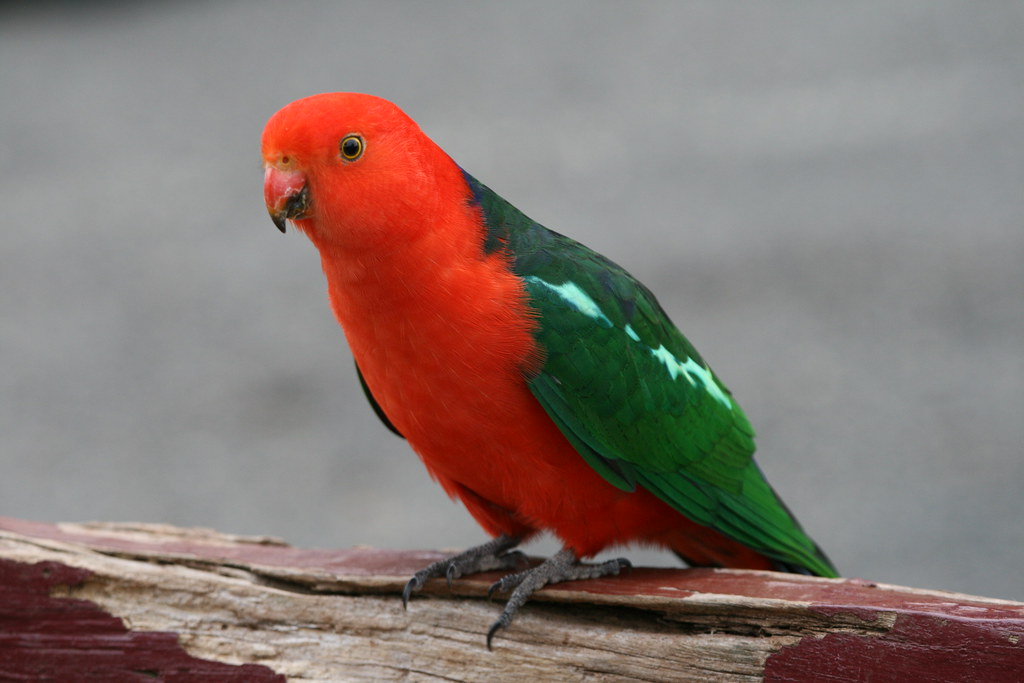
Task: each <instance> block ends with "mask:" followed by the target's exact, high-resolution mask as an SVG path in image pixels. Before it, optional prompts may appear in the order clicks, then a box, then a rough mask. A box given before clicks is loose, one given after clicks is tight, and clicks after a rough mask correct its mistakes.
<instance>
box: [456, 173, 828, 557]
mask: <svg viewBox="0 0 1024 683" xmlns="http://www.w3.org/2000/svg"><path fill="white" fill-rule="evenodd" d="M467 181H468V182H469V183H470V187H471V188H472V189H473V192H474V198H475V200H476V201H477V202H478V203H479V204H480V206H481V208H482V210H483V213H484V218H485V221H486V223H487V227H488V235H487V240H486V242H485V247H486V248H487V249H488V250H494V249H499V248H501V249H507V250H508V251H509V253H510V254H511V255H512V257H513V259H514V263H513V270H514V271H515V272H516V274H517V275H519V276H520V277H522V278H523V280H524V282H525V284H526V289H527V292H528V294H529V297H530V303H531V304H532V306H533V307H534V308H535V309H536V310H537V311H538V313H539V315H540V321H539V325H538V330H537V332H536V338H537V341H538V343H539V344H540V345H541V347H542V348H543V349H544V350H545V353H546V357H545V363H544V366H543V367H542V368H541V370H540V372H539V373H537V374H536V375H535V376H532V377H530V378H529V382H530V389H531V391H532V392H533V394H534V396H536V397H537V399H538V401H540V403H541V405H542V406H543V407H544V409H545V410H546V411H547V412H548V414H549V415H550V416H551V418H552V419H553V420H554V421H555V423H556V424H557V425H558V427H559V428H560V429H561V431H562V433H563V434H565V436H566V437H567V438H568V439H569V441H570V442H571V443H572V444H573V446H574V447H575V448H576V449H577V450H578V451H579V453H580V455H581V456H582V457H583V458H584V459H586V461H587V462H588V463H589V464H590V465H591V466H592V467H593V468H594V469H595V470H596V471H597V472H599V473H600V474H601V475H602V476H603V477H604V478H605V479H607V480H608V481H609V482H611V483H612V484H614V485H615V486H617V487H619V488H622V489H624V490H633V489H634V488H635V487H636V486H642V487H643V488H646V489H648V490H649V491H651V492H652V493H654V494H655V495H656V496H658V497H659V498H661V499H662V500H663V501H665V502H666V503H668V504H669V505H671V506H672V507H674V508H675V509H677V510H678V511H679V512H681V513H683V514H684V515H686V516H687V517H689V518H690V519H692V520H693V521H695V522H697V523H699V524H703V525H705V526H709V527H712V528H714V529H716V530H718V531H720V532H722V533H723V534H725V535H726V536H729V537H730V538H733V539H735V540H737V541H739V542H741V543H743V544H744V545H747V546H749V547H751V548H753V549H755V550H757V551H758V552H761V553H762V554H764V555H766V556H768V557H771V558H773V559H775V560H777V561H778V562H779V563H780V566H781V567H782V568H787V569H797V570H799V569H804V570H806V571H809V572H812V573H814V574H819V575H823V576H835V575H836V572H835V569H834V568H833V567H832V565H831V563H830V562H829V560H828V558H826V557H825V555H824V554H823V553H822V552H821V550H820V549H819V548H818V547H817V546H816V545H815V543H814V542H813V541H812V540H811V539H810V538H809V537H808V536H807V534H805V533H804V531H803V530H802V529H801V528H800V525H799V524H798V523H797V521H796V520H795V519H794V518H793V516H792V515H791V514H790V513H789V511H788V510H787V509H786V507H785V505H783V503H782V502H781V501H780V500H779V498H778V497H777V496H776V494H775V492H774V491H773V490H772V489H771V487H770V486H769V485H768V483H767V481H766V480H765V478H764V476H763V475H762V474H761V471H760V469H759V468H758V467H757V464H756V463H755V462H754V460H753V454H754V430H753V428H752V427H751V426H750V423H749V422H748V421H747V418H746V416H745V415H744V414H743V411H742V409H740V407H739V405H738V404H737V403H736V401H735V400H734V399H733V397H732V395H731V394H730V392H729V390H728V389H727V388H726V387H725V385H723V384H722V383H721V381H719V379H718V378H717V377H716V376H715V374H714V373H713V372H712V371H711V369H710V367H709V366H708V365H707V363H705V362H704V360H703V359H702V358H701V356H700V354H699V353H697V350H696V349H695V348H693V346H692V345H691V344H690V343H689V341H687V340H686V338H685V337H683V335H682V334H681V333H680V332H679V330H678V329H676V327H675V326H674V325H673V324H672V322H671V320H669V318H668V316H667V315H666V314H665V312H664V311H663V310H662V308H661V307H660V306H659V305H658V302H657V300H656V299H655V298H654V295H653V294H651V292H650V291H649V290H647V288H646V287H644V286H643V285H642V284H640V283H639V282H638V281H636V280H635V279H634V278H633V277H632V276H631V275H629V273H627V272H626V271H625V270H624V269H622V268H621V267H620V266H618V265H616V264H615V263H613V262H611V261H609V260H608V259H606V258H604V257H603V256H601V255H600V254H597V253H595V252H593V251H591V250H590V249H588V248H587V247H584V246H583V245H581V244H579V243H577V242H575V241H573V240H571V239H569V238H567V237H565V236H563V235H560V234H558V233H555V232H553V231H550V230H548V229H546V228H544V227H543V226H541V225H539V224H537V223H535V222H533V221H531V220H530V219H528V218H526V217H525V216H524V215H523V214H522V213H520V212H519V211H518V210H517V209H515V208H514V207H512V206H511V205H510V204H508V203H507V202H505V201H504V200H503V199H501V198H500V197H499V196H498V195H496V194H494V193H493V192H492V191H490V190H489V189H488V188H486V187H485V186H483V185H481V184H480V183H478V182H476V181H475V180H473V179H472V177H470V176H468V175H467Z"/></svg>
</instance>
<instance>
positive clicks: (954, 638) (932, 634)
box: [764, 612, 1024, 683]
mask: <svg viewBox="0 0 1024 683" xmlns="http://www.w3.org/2000/svg"><path fill="white" fill-rule="evenodd" d="M1022 637H1024V618H1006V617H1005V615H1000V617H999V618H993V617H992V616H991V615H990V616H987V617H980V618H979V617H972V618H968V617H963V616H957V615H953V614H950V613H943V614H939V613H927V612H919V613H910V612H902V613H899V614H897V615H896V621H895V623H894V624H893V626H892V628H891V629H889V630H888V631H887V632H886V633H884V634H881V635H878V636H862V635H854V634H851V633H830V634H828V635H826V636H824V637H821V638H818V637H810V636H809V637H806V638H803V639H801V640H800V642H799V643H797V644H796V645H793V646H790V647H787V648H783V649H782V650H780V651H779V652H776V653H775V654H773V655H772V656H770V657H769V658H768V660H767V662H765V671H764V680H765V681H767V682H770V683H799V682H803V681H871V683H889V682H890V681H891V682H892V683H903V682H905V681H915V682H917V681H920V682H921V683H928V682H931V681H935V682H938V681H957V682H960V681H984V682H985V683H1011V682H1012V683H1019V682H1020V681H1022V680H1024V643H1022V642H1021V641H1022Z"/></svg>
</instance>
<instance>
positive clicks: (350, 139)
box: [338, 135, 365, 161]
mask: <svg viewBox="0 0 1024 683" xmlns="http://www.w3.org/2000/svg"><path fill="white" fill-rule="evenodd" d="M364 147H365V145H364V144H363V138H361V137H360V136H358V135H346V136H345V137H344V138H342V140H341V144H339V145H338V149H340V150H341V158H342V159H344V160H345V161H355V160H356V159H358V158H359V157H361V156H363V148H364Z"/></svg>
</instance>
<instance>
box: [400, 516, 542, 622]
mask: <svg viewBox="0 0 1024 683" xmlns="http://www.w3.org/2000/svg"><path fill="white" fill-rule="evenodd" d="M519 540H520V539H518V538H513V537H511V536H506V535H505V534H502V535H501V536H498V537H497V538H495V539H493V540H491V541H488V542H487V543H484V544H483V545H478V546H474V547H472V548H470V549H469V550H467V551H465V552H462V553H459V554H458V555H455V556H453V557H448V558H445V559H443V560H438V561H437V562H435V563H433V564H431V565H430V566H428V567H426V568H424V569H421V570H420V571H418V572H416V574H414V575H413V577H412V578H411V579H409V583H407V584H405V590H403V591H402V607H408V605H409V596H411V595H412V594H413V592H415V591H418V590H419V589H420V588H423V584H425V583H426V582H427V580H428V579H436V578H438V577H441V576H443V577H445V578H447V579H448V587H449V588H451V585H452V581H454V580H455V579H457V578H459V577H461V576H464V575H466V574H475V573H477V572H488V571H493V570H495V569H515V568H516V567H519V566H521V565H522V564H524V563H525V562H526V556H525V555H523V554H522V553H521V552H519V551H518V550H512V548H515V547H516V546H517V545H519ZM510 551H511V552H510Z"/></svg>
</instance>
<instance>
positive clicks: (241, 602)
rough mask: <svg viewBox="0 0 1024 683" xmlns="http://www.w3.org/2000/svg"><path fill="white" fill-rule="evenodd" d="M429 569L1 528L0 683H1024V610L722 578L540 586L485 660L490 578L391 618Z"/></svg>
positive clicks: (747, 574)
mask: <svg viewBox="0 0 1024 683" xmlns="http://www.w3.org/2000/svg"><path fill="white" fill-rule="evenodd" d="M442 555H443V554H442V553H438V552H434V551H387V550H377V549H371V548H353V549H347V550H304V549H299V548H293V547H290V546H288V545H286V544H284V543H282V542H281V541H279V540H276V539H270V538H250V537H238V536H230V535H225V534H218V533H216V532H213V531H209V530H202V529H180V528H176V527H170V526H164V525H139V524H46V523H39V522H29V521H24V520H16V519H10V518H0V680H89V681H121V680H139V681H143V680H144V681H153V680H164V681H257V682H259V681H282V680H295V681H345V680H454V681H488V680H508V679H510V678H511V677H512V676H530V677H532V678H534V679H535V680H545V681H548V680H551V681H562V680H564V681H582V680H587V681H604V680H609V681H610V680H615V681H627V680H637V681H670V680H679V681H757V680H767V681H909V680H914V681H993V682H999V681H1020V680H1024V642H1022V640H1024V604H1021V603H1015V602H1008V601H1001V600H992V599H986V598H981V597H975V596H967V595H959V594H952V593H944V592H939V591H926V590H918V589H913V588H904V587H899V586H888V585H882V584H875V583H871V582H868V581H863V580H859V579H838V580H832V579H818V578H811V577H802V576H794V575H788V574H776V573H772V572H751V571H734V570H710V569H693V570H686V569H678V570H676V569H645V568H636V569H634V570H632V571H631V572H629V573H628V574H626V575H624V576H620V577H614V578H608V579H599V580H593V581H587V582H577V583H571V584H564V585H559V586H553V587H549V588H547V589H545V590H543V591H541V592H540V593H539V594H538V595H537V596H535V598H534V600H533V601H531V603H529V604H528V605H527V607H526V608H525V609H524V611H523V612H522V613H521V614H520V616H519V617H518V618H517V620H516V622H515V623H514V624H513V626H512V628H511V629H509V630H508V631H507V632H503V633H501V634H500V635H499V637H498V638H497V639H496V640H495V650H494V651H493V652H488V651H487V649H486V648H485V647H484V633H485V632H486V630H487V627H488V626H489V625H490V623H491V622H492V621H493V619H494V618H495V617H496V616H497V613H498V611H499V609H500V608H499V605H498V603H490V602H488V601H486V600H485V599H484V598H485V596H486V592H487V588H488V587H489V585H490V583H491V582H493V581H494V580H495V578H496V577H497V576H498V575H496V574H484V575H479V576H475V577H469V578H465V579H460V580H459V581H456V582H455V584H454V585H453V587H452V589H451V590H449V588H448V587H447V585H446V584H445V582H444V581H434V582H432V583H430V584H428V586H427V588H426V589H425V591H424V593H423V594H422V595H417V596H416V597H415V598H414V599H413V600H412V602H411V603H410V606H409V609H408V610H407V611H403V610H402V607H401V601H400V600H399V597H398V595H399V593H400V591H401V588H402V587H403V586H404V584H405V582H406V581H407V580H408V578H409V576H410V575H411V574H412V573H413V572H414V571H416V570H417V569H419V568H421V567H422V566H424V565H425V564H427V563H429V562H431V561H433V560H435V559H437V558H439V557H441V556H442Z"/></svg>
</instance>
